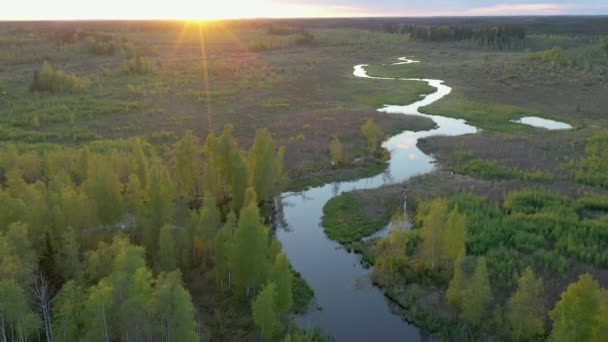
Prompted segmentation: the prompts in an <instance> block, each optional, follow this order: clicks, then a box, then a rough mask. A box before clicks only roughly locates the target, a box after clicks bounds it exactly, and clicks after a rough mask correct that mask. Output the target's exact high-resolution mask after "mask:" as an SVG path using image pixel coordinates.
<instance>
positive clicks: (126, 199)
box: [0, 126, 313, 341]
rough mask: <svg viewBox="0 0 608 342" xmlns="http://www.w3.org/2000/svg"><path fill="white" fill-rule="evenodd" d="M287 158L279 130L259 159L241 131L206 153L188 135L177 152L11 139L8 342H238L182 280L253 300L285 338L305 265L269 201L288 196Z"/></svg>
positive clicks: (0, 258) (5, 252)
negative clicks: (29, 145)
mask: <svg viewBox="0 0 608 342" xmlns="http://www.w3.org/2000/svg"><path fill="white" fill-rule="evenodd" d="M283 153H284V149H282V148H277V147H276V146H275V144H274V142H273V139H272V136H271V135H270V132H268V131H267V130H259V131H258V132H257V133H256V137H255V141H254V143H253V145H252V147H251V149H250V150H249V152H248V153H245V152H243V151H242V150H241V149H240V148H239V147H238V145H237V143H236V141H235V139H234V138H233V136H232V130H231V127H229V126H228V127H227V128H226V129H225V130H224V132H223V133H222V134H221V135H216V134H214V133H211V134H209V136H208V137H207V139H206V141H205V144H204V145H203V146H202V147H201V144H200V141H199V138H198V137H196V136H195V135H193V134H192V133H191V132H188V133H187V134H186V135H185V136H184V137H183V138H181V139H180V140H179V141H178V142H177V143H175V145H174V146H173V147H172V148H171V149H170V151H168V153H167V154H161V153H160V152H159V151H156V150H155V149H154V148H153V147H152V146H151V145H149V144H146V143H144V142H142V141H141V140H139V139H132V140H128V141H113V142H96V143H91V144H89V145H86V146H84V147H81V148H67V147H58V146H50V147H49V146H46V147H42V148H41V150H21V151H20V150H19V149H18V148H17V147H16V146H15V145H6V146H5V147H4V149H3V150H1V153H0V181H1V184H2V188H1V189H0V275H1V276H0V338H1V339H2V340H3V341H17V340H19V341H28V340H34V339H38V340H39V339H40V336H45V337H44V338H42V339H43V340H46V341H54V340H57V341H75V340H82V339H85V340H102V341H134V340H139V341H140V340H163V341H197V340H200V339H203V338H204V339H210V340H217V339H221V338H225V336H224V335H222V336H224V337H222V336H215V335H214V334H215V333H217V331H222V329H211V330H205V329H204V327H203V326H202V325H201V321H203V320H204V321H211V318H210V317H209V318H208V317H205V318H203V317H202V315H203V314H205V313H202V312H198V311H197V309H196V308H195V307H194V305H193V303H192V298H191V296H190V291H189V289H188V288H187V285H185V284H184V282H183V281H182V275H185V276H186V277H187V278H189V279H192V278H194V279H196V278H201V277H202V278H209V279H213V280H214V282H215V284H216V286H215V287H210V288H205V289H204V291H205V292H212V293H213V296H219V297H226V298H231V297H234V298H236V299H237V300H238V301H240V302H242V303H251V314H252V315H253V319H252V320H253V322H255V324H256V325H257V326H258V327H259V329H260V333H261V335H262V337H263V338H264V339H270V338H273V337H275V336H276V335H277V334H281V333H283V332H284V328H283V327H284V324H285V322H287V321H288V316H287V313H288V312H289V311H290V310H291V308H292V304H293V301H294V300H293V296H292V291H293V290H292V272H291V270H290V266H289V262H288V260H287V258H286V257H285V255H284V254H283V253H282V252H281V246H280V243H279V242H278V241H277V240H276V239H275V238H274V237H273V235H272V234H271V233H270V229H269V227H267V226H266V225H265V224H264V222H265V220H264V218H263V216H262V215H261V214H260V211H259V209H258V207H259V206H262V207H268V205H269V204H272V202H273V198H274V196H275V195H277V194H278V193H279V192H280V191H281V188H282V185H283ZM164 156H168V157H164ZM198 292H200V289H199V291H198ZM245 305H247V304H245ZM218 309H220V310H221V309H222V308H221V307H220V308H218ZM214 319H216V320H217V321H218V322H221V318H220V319H218V318H217V317H214ZM214 322H215V321H214ZM217 324H220V323H217ZM221 324H224V325H225V324H226V323H225V322H224V323H221ZM224 329H225V328H224ZM224 333H225V331H224ZM234 333H237V332H234ZM298 336H299V337H301V338H303V340H305V341H310V340H312V338H313V337H312V336H309V335H302V336H300V335H298Z"/></svg>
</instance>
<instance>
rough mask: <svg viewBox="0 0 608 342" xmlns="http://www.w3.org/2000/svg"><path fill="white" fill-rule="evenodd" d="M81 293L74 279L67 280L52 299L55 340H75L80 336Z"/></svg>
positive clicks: (66, 341)
mask: <svg viewBox="0 0 608 342" xmlns="http://www.w3.org/2000/svg"><path fill="white" fill-rule="evenodd" d="M82 297H83V294H82V290H81V289H80V288H79V286H78V285H77V283H76V281H74V280H69V281H68V282H66V283H65V284H63V286H62V287H61V290H60V291H59V293H57V295H56V296H55V299H54V300H53V332H54V334H53V336H54V338H55V340H57V341H62V342H63V341H65V342H68V341H76V340H78V338H79V337H80V332H81V326H80V323H81V317H82V315H83V310H84V308H83V300H84V299H83V298H82Z"/></svg>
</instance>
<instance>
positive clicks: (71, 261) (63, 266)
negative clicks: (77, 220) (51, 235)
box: [55, 226, 81, 279]
mask: <svg viewBox="0 0 608 342" xmlns="http://www.w3.org/2000/svg"><path fill="white" fill-rule="evenodd" d="M60 241H61V242H60V243H59V244H58V246H57V250H56V255H55V265H57V267H58V269H59V272H60V274H61V276H62V278H63V279H72V278H74V277H75V276H76V274H77V273H78V272H79V271H80V267H81V265H80V255H79V254H80V252H79V250H80V245H79V243H78V240H77V238H76V235H75V233H74V229H73V228H72V227H71V226H68V227H67V228H65V230H64V231H63V232H62V233H61V240H60Z"/></svg>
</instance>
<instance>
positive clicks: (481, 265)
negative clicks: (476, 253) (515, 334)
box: [460, 257, 492, 325]
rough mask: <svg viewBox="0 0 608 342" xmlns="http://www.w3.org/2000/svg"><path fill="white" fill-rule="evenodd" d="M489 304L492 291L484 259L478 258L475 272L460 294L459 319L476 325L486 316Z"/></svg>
mask: <svg viewBox="0 0 608 342" xmlns="http://www.w3.org/2000/svg"><path fill="white" fill-rule="evenodd" d="M490 304H492V289H491V287H490V279H489V276H488V268H487V265H486V258H485V257H479V258H478V260H477V265H476V266H475V272H474V273H473V276H472V277H471V279H469V281H468V282H467V285H466V287H465V288H464V290H463V291H462V293H461V302H460V308H461V310H462V311H461V317H462V318H463V319H464V320H465V321H467V322H469V323H472V324H475V325H478V324H480V323H481V321H482V319H483V318H484V317H486V315H487V314H488V312H489V309H490Z"/></svg>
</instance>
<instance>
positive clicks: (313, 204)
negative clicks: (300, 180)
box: [277, 57, 477, 341]
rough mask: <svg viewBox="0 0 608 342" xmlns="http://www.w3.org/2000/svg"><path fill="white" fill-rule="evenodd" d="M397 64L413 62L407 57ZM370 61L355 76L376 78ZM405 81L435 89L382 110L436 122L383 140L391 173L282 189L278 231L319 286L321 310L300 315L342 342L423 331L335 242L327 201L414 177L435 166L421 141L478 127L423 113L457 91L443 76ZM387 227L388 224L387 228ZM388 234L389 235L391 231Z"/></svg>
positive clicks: (417, 335) (416, 336)
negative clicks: (326, 223)
mask: <svg viewBox="0 0 608 342" xmlns="http://www.w3.org/2000/svg"><path fill="white" fill-rule="evenodd" d="M399 60H400V62H397V63H395V64H410V63H415V62H416V61H411V60H409V59H407V58H405V57H403V58H400V59H399ZM365 66H366V65H364V64H362V65H357V66H355V67H354V72H353V74H354V75H355V76H356V77H361V78H374V79H391V78H383V77H370V76H368V75H367V73H366V71H365ZM399 80H403V81H415V82H426V83H428V84H429V85H430V86H432V87H434V88H435V89H436V91H435V92H434V93H432V94H429V95H428V96H425V97H424V98H422V99H421V100H420V101H418V102H415V103H413V104H410V105H406V106H395V105H391V106H384V107H383V108H381V109H379V111H381V112H386V113H389V114H401V115H418V116H423V117H427V118H430V119H432V120H433V121H434V122H435V123H436V127H435V128H433V129H431V130H429V131H422V132H411V131H404V132H402V133H400V134H397V135H395V136H393V137H391V138H389V139H388V140H387V141H385V142H384V146H385V147H386V148H387V149H388V150H389V151H390V155H391V158H390V161H389V167H388V170H387V172H386V173H383V174H381V175H377V176H374V177H370V178H365V179H360V180H357V181H351V182H342V183H334V184H326V185H324V186H321V187H316V188H311V189H309V190H307V191H305V192H303V193H301V194H299V196H294V194H291V193H286V194H283V196H282V200H283V202H284V206H283V214H282V215H283V216H284V217H283V218H284V221H285V222H286V224H287V225H288V226H289V229H288V230H277V237H278V238H279V240H280V241H281V243H282V245H283V250H284V251H285V252H286V253H287V255H288V257H289V259H290V260H291V263H292V265H293V267H294V268H295V269H296V270H297V271H298V272H300V273H301V274H302V276H303V277H304V278H305V279H306V281H307V282H308V283H309V284H310V286H311V287H312V288H313V289H314V291H315V295H316V301H317V303H318V304H319V305H320V306H321V307H322V310H311V311H310V312H309V313H307V314H306V315H302V316H299V317H297V321H298V323H299V324H300V325H301V326H302V327H315V328H321V329H322V330H324V331H325V332H326V333H328V334H330V335H331V336H333V337H334V338H335V339H336V341H404V340H406V341H421V340H425V339H424V337H423V336H422V334H421V332H420V330H419V329H418V328H416V327H415V326H413V325H411V324H408V323H406V322H404V321H403V320H402V318H401V317H400V316H399V315H398V314H395V312H394V309H393V307H392V305H390V304H388V303H387V300H386V299H385V297H384V295H383V294H382V292H381V291H380V290H379V289H378V288H376V287H374V286H371V285H370V286H352V284H360V283H361V282H362V281H363V284H371V283H370V280H369V272H370V271H369V270H367V269H364V268H363V267H362V266H361V264H360V257H359V256H358V255H356V254H353V253H349V252H347V251H346V250H345V249H344V248H342V247H341V246H340V245H339V244H338V243H336V242H335V241H332V240H329V239H328V238H327V237H326V235H325V233H324V231H323V228H322V227H321V226H320V222H321V218H322V215H323V211H322V209H323V206H324V205H325V203H327V201H328V200H329V199H331V198H332V197H334V196H336V195H337V194H338V193H339V192H348V191H352V190H354V189H375V188H378V187H380V186H382V185H386V184H393V183H397V182H403V181H405V180H407V179H408V178H410V177H412V176H415V175H419V174H422V173H427V172H430V171H432V170H433V169H434V159H433V158H432V157H431V156H429V155H426V154H424V153H423V152H422V151H421V150H419V149H418V147H417V146H416V144H417V142H418V140H419V139H420V138H425V137H429V136H434V135H462V134H471V133H475V132H477V129H476V128H475V127H473V126H470V125H468V124H466V123H465V122H464V120H460V119H453V118H446V117H441V116H435V115H427V114H423V113H420V112H419V111H418V110H419V108H420V107H423V106H426V105H429V104H431V103H433V102H435V101H437V100H439V99H441V98H442V97H444V96H446V95H448V94H449V93H450V91H451V88H450V87H448V86H446V85H444V84H443V81H441V80H430V79H407V78H399ZM386 230H388V228H387V229H386ZM385 233H386V232H385Z"/></svg>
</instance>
